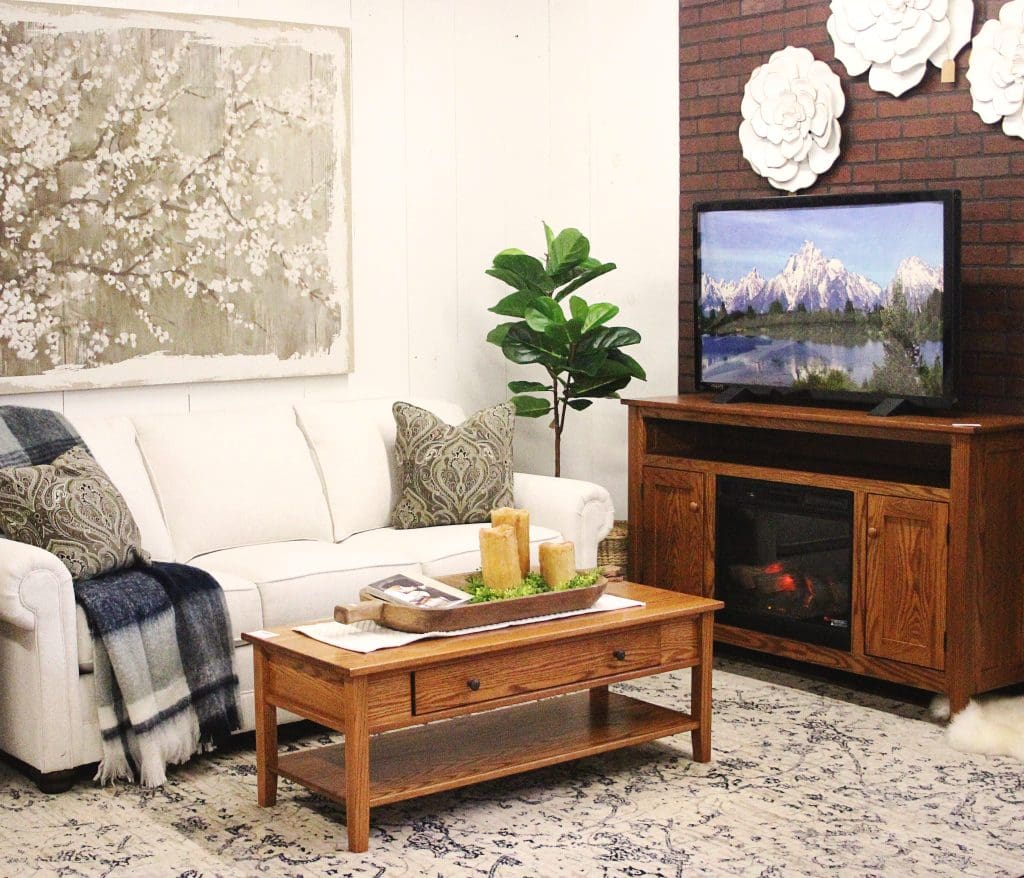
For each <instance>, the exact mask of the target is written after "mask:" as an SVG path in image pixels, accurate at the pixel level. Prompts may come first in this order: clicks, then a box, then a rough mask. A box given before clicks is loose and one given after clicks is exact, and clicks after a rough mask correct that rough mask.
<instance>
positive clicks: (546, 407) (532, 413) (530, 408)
mask: <svg viewBox="0 0 1024 878" xmlns="http://www.w3.org/2000/svg"><path fill="white" fill-rule="evenodd" d="M510 402H511V403H512V404H513V405H514V406H515V407H516V414H517V415H519V416H520V417H523V418H542V417H544V415H546V414H548V413H549V412H550V411H551V403H550V402H549V401H548V400H546V399H538V398H537V397H536V396H513V397H512V398H511V400H510Z"/></svg>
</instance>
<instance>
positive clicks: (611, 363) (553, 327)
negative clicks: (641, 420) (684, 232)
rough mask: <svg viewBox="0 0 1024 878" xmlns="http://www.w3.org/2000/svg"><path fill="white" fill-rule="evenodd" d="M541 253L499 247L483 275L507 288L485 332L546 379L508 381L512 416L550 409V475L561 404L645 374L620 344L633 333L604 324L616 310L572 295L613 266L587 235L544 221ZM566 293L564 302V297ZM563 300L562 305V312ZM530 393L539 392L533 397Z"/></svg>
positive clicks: (578, 403) (610, 390) (578, 405)
mask: <svg viewBox="0 0 1024 878" xmlns="http://www.w3.org/2000/svg"><path fill="white" fill-rule="evenodd" d="M544 235H545V238H546V240H547V253H546V254H545V256H544V259H543V261H542V260H540V259H537V258H536V257H534V256H530V255H529V254H527V253H524V252H523V251H522V250H516V249H510V250H502V251H501V252H500V253H499V254H498V255H497V256H495V257H494V263H493V264H492V265H491V267H490V268H488V269H487V274H489V275H491V277H496V278H497V279H498V280H500V281H503V282H504V283H506V284H508V286H510V287H512V290H513V292H511V293H509V294H508V295H506V296H505V297H504V298H502V299H501V300H500V301H499V302H498V304H496V305H495V306H494V307H493V308H490V309H488V310H490V311H493V312H494V313H495V314H500V315H501V316H503V317H514V318H515V319H514V320H510V321H508V322H505V323H500V324H498V325H497V326H496V327H494V329H492V330H491V331H490V332H489V333H488V334H487V341H489V342H491V344H495V345H497V346H498V347H500V348H501V352H502V353H503V354H504V355H505V357H506V358H507V359H509V360H511V361H512V362H513V363H519V364H520V365H529V364H533V363H536V364H537V365H539V366H541V367H543V369H544V370H545V372H547V380H546V381H510V382H509V384H508V388H509V390H511V391H512V393H513V394H514V395H513V396H512V402H513V403H514V405H515V407H516V414H517V415H520V416H521V417H526V418H542V417H545V416H546V415H549V414H550V415H553V417H552V420H551V427H552V429H553V430H554V431H555V475H556V476H557V475H561V469H562V431H563V430H564V428H565V416H566V414H567V413H568V411H569V409H574V410H576V411H582V410H583V409H585V408H588V407H589V406H590V405H592V404H593V401H594V400H595V399H608V398H616V399H617V398H618V396H619V393H618V391H620V390H622V388H624V387H625V386H626V385H627V384H629V382H630V381H631V380H632V379H634V378H639V379H641V380H646V379H647V376H646V374H645V373H644V370H643V368H642V367H641V366H640V364H639V363H638V362H637V361H636V360H634V359H633V358H632V357H631V356H629V354H627V353H624V352H623V350H622V348H624V347H628V346H629V345H634V344H637V343H638V342H639V341H640V333H638V332H637V331H636V330H635V329H629V328H628V327H625V326H609V325H608V322H609V321H610V320H612V319H613V318H614V317H615V316H616V315H617V314H618V313H619V309H618V307H616V306H615V305H610V304H608V303H607V302H598V303H596V304H590V303H588V302H587V301H586V300H585V299H583V298H582V297H581V296H577V295H574V293H575V292H576V291H577V290H578V289H579V288H580V287H582V286H583V285H584V284H588V283H590V282H591V281H592V280H594V279H595V278H598V277H600V276H601V275H602V274H607V273H608V272H609V271H613V270H614V269H615V263H614V262H600V261H599V260H597V259H594V258H593V257H591V255H590V241H588V240H587V238H586V237H585V236H584V235H583V234H582V233H581V232H580V231H579V229H563V230H562V231H560V232H559V233H558V234H557V235H556V234H554V232H552V230H551V228H550V227H549V226H548V224H547V223H544ZM566 299H568V301H567V302H566ZM563 303H564V304H566V305H568V307H569V311H568V314H567V313H566V312H565V310H564V307H563ZM535 394H540V395H539V396H537V395H535Z"/></svg>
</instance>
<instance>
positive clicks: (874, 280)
mask: <svg viewBox="0 0 1024 878" xmlns="http://www.w3.org/2000/svg"><path fill="white" fill-rule="evenodd" d="M693 227H694V282H695V285H696V295H695V297H694V298H695V319H696V332H695V337H696V339H697V341H698V344H697V378H698V386H700V387H701V388H703V389H708V388H725V389H729V390H731V391H732V394H733V395H736V393H737V391H749V392H752V393H753V394H755V395H768V394H770V393H772V392H774V393H772V395H776V394H778V393H779V392H782V393H783V394H784V395H785V396H786V397H787V398H788V399H793V400H794V401H798V400H799V399H800V397H802V396H804V397H809V398H811V399H818V400H822V399H823V400H830V399H832V400H846V401H853V402H868V403H870V402H875V403H878V402H883V403H886V404H890V402H891V404H892V405H896V404H898V403H900V402H903V401H908V402H912V403H919V404H924V405H929V406H948V405H951V404H952V403H953V402H954V400H955V392H956V386H955V385H956V373H957V336H958V333H957V322H958V302H959V280H960V278H959V275H960V194H959V192H956V191H952V190H942V191H931V192H898V193H881V194H857V195H820V196H798V197H786V198H774V199H764V200H749V201H724V202H711V203H702V204H697V205H696V206H695V207H694V223H693Z"/></svg>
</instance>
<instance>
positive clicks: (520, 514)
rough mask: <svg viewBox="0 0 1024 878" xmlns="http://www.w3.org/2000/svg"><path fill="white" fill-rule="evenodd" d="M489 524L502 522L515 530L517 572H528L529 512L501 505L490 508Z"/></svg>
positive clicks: (521, 573) (495, 524) (500, 523)
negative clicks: (517, 557)
mask: <svg viewBox="0 0 1024 878" xmlns="http://www.w3.org/2000/svg"><path fill="white" fill-rule="evenodd" d="M491 524H492V525H493V526H494V527H498V526H499V525H502V524H508V525H511V526H512V527H513V528H515V531H516V546H517V547H518V549H519V573H520V575H521V576H526V574H527V573H529V572H530V513H529V510H526V509H512V508H511V507H508V506H502V507H500V508H499V509H492V510H491Z"/></svg>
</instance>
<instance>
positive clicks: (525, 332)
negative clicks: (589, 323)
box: [501, 323, 565, 371]
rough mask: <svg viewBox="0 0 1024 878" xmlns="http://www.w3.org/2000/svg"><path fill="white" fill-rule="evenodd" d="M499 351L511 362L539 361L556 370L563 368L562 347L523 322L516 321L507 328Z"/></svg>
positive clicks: (563, 351) (563, 355) (563, 356)
mask: <svg viewBox="0 0 1024 878" xmlns="http://www.w3.org/2000/svg"><path fill="white" fill-rule="evenodd" d="M501 352H502V353H503V354H504V355H505V356H506V357H507V358H508V359H509V360H511V361H512V362H513V363H524V364H525V363H541V364H543V365H544V366H548V367H550V368H553V369H556V370H558V371H561V370H563V369H564V368H565V350H564V347H563V346H562V345H559V344H557V343H554V342H553V341H552V340H551V339H549V338H548V337H547V336H546V335H544V333H542V332H535V331H534V330H532V329H531V328H530V327H529V326H527V325H526V324H525V323H517V324H515V325H514V326H512V327H511V328H510V329H509V331H508V334H507V335H506V336H505V340H504V342H503V343H502V345H501Z"/></svg>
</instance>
